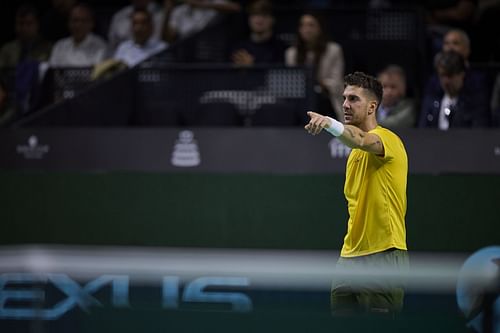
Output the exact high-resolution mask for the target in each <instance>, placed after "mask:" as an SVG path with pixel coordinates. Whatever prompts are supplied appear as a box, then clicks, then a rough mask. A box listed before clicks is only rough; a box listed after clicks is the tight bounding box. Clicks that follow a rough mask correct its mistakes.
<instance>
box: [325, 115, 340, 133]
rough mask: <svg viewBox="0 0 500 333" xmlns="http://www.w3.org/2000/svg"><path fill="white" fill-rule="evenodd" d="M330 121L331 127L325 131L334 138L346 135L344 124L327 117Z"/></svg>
mask: <svg viewBox="0 0 500 333" xmlns="http://www.w3.org/2000/svg"><path fill="white" fill-rule="evenodd" d="M327 118H328V120H330V127H328V128H325V131H327V132H328V133H330V134H332V135H333V136H341V135H342V133H344V124H342V123H341V122H340V121H337V120H335V119H333V118H330V117H327Z"/></svg>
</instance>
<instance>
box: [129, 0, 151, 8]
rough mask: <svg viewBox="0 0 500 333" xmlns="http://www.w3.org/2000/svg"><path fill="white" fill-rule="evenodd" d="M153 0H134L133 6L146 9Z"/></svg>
mask: <svg viewBox="0 0 500 333" xmlns="http://www.w3.org/2000/svg"><path fill="white" fill-rule="evenodd" d="M150 2H151V0H132V6H134V8H140V9H146V7H147V6H148V5H149V3H150Z"/></svg>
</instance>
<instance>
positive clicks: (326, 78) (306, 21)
mask: <svg viewBox="0 0 500 333" xmlns="http://www.w3.org/2000/svg"><path fill="white" fill-rule="evenodd" d="M285 62H286V64H287V65H289V66H297V65H306V66H313V67H314V70H315V73H316V80H317V86H316V87H315V91H316V93H317V96H318V100H319V105H318V112H319V113H322V114H325V115H329V116H332V117H335V118H336V119H338V120H343V119H344V111H343V109H342V100H343V97H342V92H343V87H344V79H343V77H344V66H345V65H344V53H343V50H342V47H341V46H340V45H339V44H337V43H335V42H332V41H329V40H328V37H327V35H326V30H325V26H324V24H323V22H322V20H321V19H320V17H319V16H318V15H316V14H312V13H307V14H304V15H302V16H301V17H300V23H299V29H298V34H297V41H296V43H295V45H294V46H291V47H289V48H288V49H287V50H286V52H285Z"/></svg>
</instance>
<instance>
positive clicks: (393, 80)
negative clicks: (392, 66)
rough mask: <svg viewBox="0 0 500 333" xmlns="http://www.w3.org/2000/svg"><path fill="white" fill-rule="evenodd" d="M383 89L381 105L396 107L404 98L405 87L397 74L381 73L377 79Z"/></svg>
mask: <svg viewBox="0 0 500 333" xmlns="http://www.w3.org/2000/svg"><path fill="white" fill-rule="evenodd" d="M378 79H379V81H380V83H382V86H383V87H384V94H383V97H382V105H383V106H386V107H392V106H394V105H396V104H397V103H398V102H399V101H400V100H401V99H402V98H403V97H404V96H405V90H406V85H405V82H404V80H403V78H402V77H401V76H399V75H397V74H389V73H382V74H381V75H380V76H379V77H378Z"/></svg>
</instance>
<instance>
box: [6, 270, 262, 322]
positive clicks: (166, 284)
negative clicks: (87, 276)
mask: <svg viewBox="0 0 500 333" xmlns="http://www.w3.org/2000/svg"><path fill="white" fill-rule="evenodd" d="M249 286H250V281H249V279H248V278H246V277H237V276H201V277H197V278H194V279H193V280H190V281H181V277H180V276H175V275H172V276H163V281H162V282H159V284H158V285H157V286H154V287H155V288H158V289H159V290H160V293H158V299H157V300H156V302H157V306H158V308H160V307H161V308H162V309H164V310H170V311H172V310H175V311H178V310H180V311H182V310H188V311H193V310H197V311H212V312H213V311H219V312H239V313H247V312H251V311H252V310H253V303H252V300H251V299H250V297H249V296H248V295H247V294H246V293H245V289H247V288H248V287H249ZM104 289H105V290H107V291H108V292H107V293H105V294H103V293H102V292H101V291H102V290H104ZM54 291H55V294H54ZM130 294H131V286H130V277H129V276H128V275H100V276H97V277H96V278H95V279H93V280H91V281H88V282H86V283H84V284H83V285H82V284H80V282H79V281H75V280H74V279H72V278H71V277H69V276H68V275H66V274H51V273H47V274H43V273H42V274H31V273H5V274H0V320H1V319H15V320H34V319H41V320H57V319H59V318H61V317H62V316H64V315H65V314H67V313H68V312H70V311H71V310H73V309H80V310H82V311H85V312H87V313H91V309H92V308H93V307H103V306H111V307H113V308H132V307H133V302H131V300H130ZM49 295H50V296H49ZM53 295H57V297H58V301H56V302H46V300H47V299H48V298H51V297H52V296H53ZM104 295H109V296H104ZM160 295H161V296H160ZM104 297H108V298H109V301H106V302H105V299H103V298H104ZM104 302H105V303H104ZM214 306H215V307H214Z"/></svg>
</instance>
